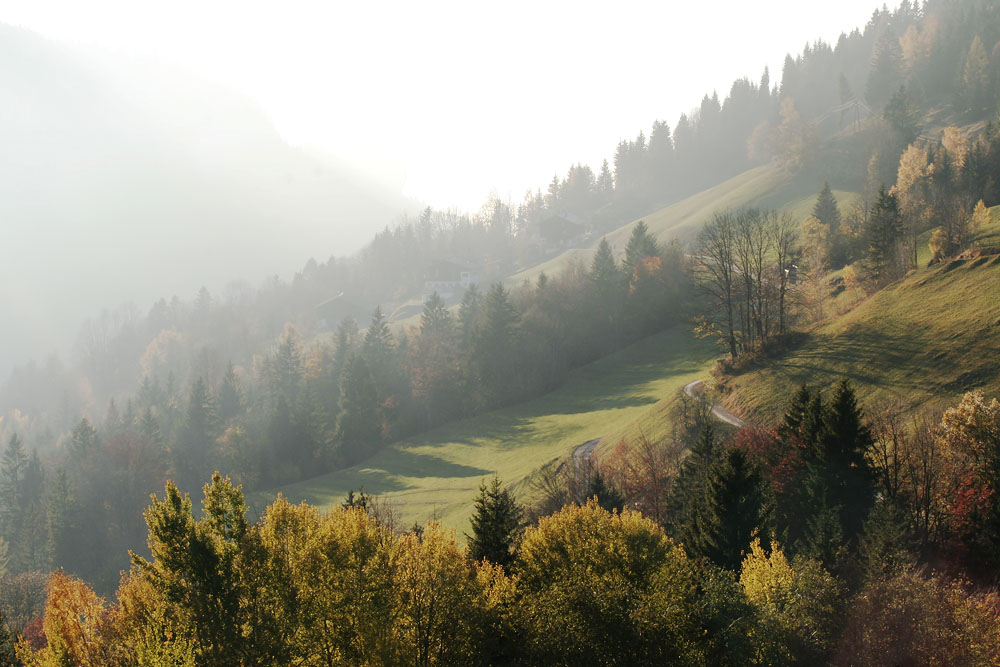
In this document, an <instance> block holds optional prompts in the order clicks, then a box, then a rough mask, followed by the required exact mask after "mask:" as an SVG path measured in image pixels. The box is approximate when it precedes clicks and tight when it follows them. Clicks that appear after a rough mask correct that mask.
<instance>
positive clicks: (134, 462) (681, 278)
mask: <svg viewBox="0 0 1000 667" xmlns="http://www.w3.org/2000/svg"><path fill="white" fill-rule="evenodd" d="M773 75H774V80H773V81H772V73H770V72H769V71H767V70H766V69H765V70H764V72H763V74H762V76H761V78H760V79H759V81H755V80H750V79H740V80H737V81H735V82H733V84H732V88H731V90H730V91H729V92H728V94H726V95H724V96H723V97H722V99H721V100H720V97H719V95H718V94H717V93H714V92H713V93H712V94H711V95H705V97H704V98H703V99H702V101H701V102H700V104H699V105H698V106H697V107H695V108H694V109H693V110H692V111H691V112H689V113H686V114H683V115H681V116H680V118H678V119H677V121H676V122H675V123H674V124H673V127H672V128H671V126H669V125H668V124H667V123H666V122H661V121H658V122H656V123H655V124H654V125H653V127H652V128H651V130H650V132H649V135H648V137H647V135H646V134H645V131H641V132H639V134H638V136H637V137H636V138H635V139H632V140H626V141H622V142H621V143H619V144H618V145H617V147H613V148H614V150H613V153H612V157H611V158H609V160H605V161H604V163H603V164H602V165H601V167H600V168H599V169H596V170H594V169H592V168H591V167H589V166H586V165H580V164H574V165H572V166H571V167H570V168H569V170H568V171H567V173H566V176H565V177H560V176H558V175H556V176H554V177H553V179H552V181H551V183H549V184H548V185H547V186H546V188H545V189H541V188H539V189H537V190H535V191H529V192H527V193H526V195H525V197H524V199H523V201H520V202H514V201H509V200H507V201H505V200H502V199H500V198H499V197H497V196H491V197H490V199H489V200H488V201H486V202H485V203H484V204H483V206H482V208H481V209H480V210H479V211H478V212H476V213H472V214H466V213H459V212H456V211H453V210H448V211H443V210H434V209H432V208H426V209H425V210H424V211H423V212H422V213H421V214H420V215H419V216H417V217H412V218H404V219H403V220H401V221H400V222H399V223H398V224H396V225H394V226H391V227H389V226H387V227H386V228H385V230H384V231H382V232H380V233H379V234H377V235H376V236H375V238H374V239H373V240H372V241H371V242H370V243H369V244H368V245H367V246H365V248H364V249H363V250H362V251H361V252H359V253H358V254H357V255H355V256H351V257H330V258H329V259H327V260H326V261H322V262H319V261H316V260H312V259H311V260H309V262H308V263H307V264H306V265H305V266H304V267H303V269H302V270H301V271H300V272H299V273H297V274H296V275H295V276H294V278H293V279H292V280H290V281H285V280H282V279H281V278H279V277H277V276H275V277H273V278H271V279H268V280H267V281H266V282H265V283H264V284H262V285H260V286H259V287H257V288H253V287H250V286H247V285H233V286H232V287H231V288H230V289H229V290H228V291H227V292H226V293H225V294H212V293H211V292H210V291H209V290H208V289H205V288H202V290H201V291H200V292H199V293H198V294H197V295H195V296H194V298H193V299H190V300H185V299H182V298H179V297H176V296H174V297H172V298H169V299H168V298H163V299H160V300H158V301H156V302H155V303H154V304H153V305H152V306H151V307H150V308H149V309H148V310H145V309H139V308H138V307H136V306H134V305H132V306H123V307H121V308H119V309H117V310H113V311H105V312H104V313H103V314H102V315H100V316H99V317H95V318H93V319H91V320H90V321H88V322H87V323H86V324H85V325H84V326H83V327H82V329H81V331H80V334H79V336H78V342H77V345H76V354H75V361H74V362H73V363H71V364H68V365H64V364H63V363H62V362H59V361H57V360H52V361H51V362H49V363H47V364H45V365H37V364H29V365H27V366H23V367H21V368H18V369H16V370H15V371H14V373H13V374H12V375H11V377H10V379H9V380H8V381H7V382H6V383H5V384H3V385H0V413H2V414H3V415H4V416H3V419H2V420H0V437H2V443H0V444H2V446H0V450H2V456H0V664H11V665H123V666H124V665H143V666H147V665H148V666H166V665H404V664H405V665H410V664H417V665H431V664H455V665H473V664H483V665H499V664H526V665H534V664H538V665H543V664H544V665H550V664H551V665H586V664H594V665H636V664H643V665H645V664H692V665H703V664H711V665H727V664H732V665H746V664H760V665H775V664H805V665H816V664H833V665H886V664H943V665H951V664H960V665H995V664H1000V595H998V594H997V588H996V587H997V586H998V585H1000V402H998V400H997V398H998V397H997V396H994V395H992V394H990V393H989V391H984V390H983V388H984V387H985V388H987V389H989V388H991V387H995V386H997V378H996V377H993V376H991V377H986V378H984V377H980V376H979V375H976V377H974V378H972V379H971V380H970V381H969V383H967V384H964V385H962V386H955V387H952V390H951V391H950V393H948V394H947V395H944V394H942V395H940V396H936V397H935V400H932V401H927V400H922V401H917V400H915V399H914V400H907V398H908V396H910V394H907V391H908V390H910V391H911V394H912V391H913V390H912V387H909V386H901V387H900V388H899V391H898V392H897V393H898V394H899V400H895V401H886V400H882V399H871V400H869V399H868V398H866V397H867V396H868V395H869V394H867V393H865V391H864V390H863V387H864V385H865V384H866V383H867V384H871V383H872V380H871V373H870V372H869V369H864V368H862V369H857V368H853V367H850V366H849V363H850V361H851V360H850V359H847V360H843V361H844V363H845V368H849V369H850V370H849V371H845V372H844V373H843V377H842V378H840V379H838V380H836V381H830V380H829V378H827V377H826V376H824V377H823V378H820V377H819V376H818V375H817V376H816V377H815V378H814V379H810V380H807V381H805V382H803V383H798V384H795V385H777V384H774V385H771V386H767V387H766V391H767V393H768V400H769V401H770V403H772V404H777V405H780V406H781V407H780V409H779V410H777V411H771V413H767V412H765V411H759V412H756V413H755V412H746V413H742V416H743V417H744V418H745V420H746V421H745V422H744V421H743V420H742V419H737V420H736V421H737V422H739V423H741V424H742V425H741V426H735V425H734V422H733V421H732V420H728V419H725V418H720V416H719V414H718V412H719V405H718V403H717V401H718V400H720V399H721V400H725V402H726V405H727V406H729V407H730V408H732V409H734V410H736V409H737V408H738V407H740V406H741V402H740V399H739V397H738V396H737V398H736V399H735V400H734V399H732V397H730V398H727V397H726V395H725V390H726V389H727V388H729V387H731V386H732V385H734V384H738V382H737V379H738V378H739V376H740V375H741V374H744V373H751V372H753V371H754V370H756V369H760V368H768V367H769V365H772V366H773V365H775V364H777V363H778V361H781V360H786V358H785V357H782V356H781V355H783V354H785V353H786V352H787V351H788V350H794V349H796V346H797V345H800V344H801V341H803V340H804V339H806V338H808V336H809V335H810V332H811V331H813V330H814V327H815V326H817V325H819V324H822V323H824V322H827V321H829V319H830V318H831V317H834V316H837V315H841V314H844V313H847V312H849V311H848V310H847V309H846V308H845V307H844V306H843V305H842V303H843V298H844V297H842V296H840V295H842V294H848V295H850V294H855V295H857V302H859V303H861V302H864V301H865V300H867V299H874V298H877V297H878V295H880V294H883V295H884V294H886V293H887V292H885V290H886V289H888V288H890V287H891V286H893V285H899V284H901V283H900V281H905V280H906V279H907V278H908V277H913V276H915V275H916V273H915V272H918V271H920V270H930V269H931V268H933V267H939V269H940V270H941V274H940V275H944V274H945V273H947V272H951V271H953V270H954V267H957V266H959V264H958V263H957V262H959V261H964V260H968V261H970V262H972V263H973V264H974V265H975V266H977V267H983V268H984V269H985V268H989V267H993V266H994V265H996V264H997V262H998V260H997V259H996V258H995V256H998V255H1000V232H997V231H996V230H995V227H996V225H997V223H996V222H994V221H993V216H994V214H995V213H996V211H995V210H994V211H991V209H992V208H993V207H995V206H997V205H998V204H1000V6H998V5H997V3H995V2H992V0H927V1H926V2H924V3H923V4H921V3H919V2H917V3H911V2H909V0H904V2H903V3H902V4H901V5H899V6H898V7H896V8H893V9H888V8H885V7H883V8H882V9H876V10H875V11H874V12H873V14H872V16H871V19H870V20H869V21H868V23H867V24H866V25H864V26H863V27H860V28H858V29H855V30H852V31H851V32H845V33H843V34H841V36H840V38H839V39H838V40H837V43H836V44H827V43H825V42H822V41H816V42H813V43H809V44H807V45H806V46H805V48H804V49H803V50H802V52H801V53H799V54H797V55H796V56H794V57H793V56H791V55H789V56H788V57H787V58H786V59H785V62H784V66H783V68H782V71H781V72H780V73H774V74H773ZM610 148H612V147H609V149H610ZM753 169H760V170H766V171H767V173H768V174H773V175H774V176H773V177H774V178H776V179H779V180H780V182H781V183H783V184H784V185H782V187H784V188H785V190H779V194H778V195H774V196H773V197H772V198H771V199H767V198H766V197H764V198H758V199H757V200H754V201H753V202H752V205H740V206H736V207H730V206H718V207H715V208H713V212H712V214H711V215H709V216H707V217H705V219H700V220H698V221H697V222H698V224H697V225H696V226H695V227H692V228H691V229H688V230H687V231H686V232H683V233H678V234H675V235H672V236H670V237H666V236H664V235H660V234H659V233H658V232H657V230H656V228H655V224H656V223H655V222H654V217H653V214H654V213H655V212H657V211H659V210H661V209H663V208H665V207H669V206H671V205H672V204H675V203H677V202H682V201H684V200H686V199H687V198H689V197H691V196H692V195H696V194H698V193H702V192H703V191H705V190H707V189H709V188H712V187H714V186H718V185H720V184H722V183H724V182H725V181H727V180H728V179H731V178H733V177H737V176H739V175H741V174H743V173H745V172H747V171H748V170H753ZM791 192H794V195H792V194H789V193H791ZM838 192H848V193H853V195H852V196H851V197H850V198H847V197H844V196H838V194H837V193H838ZM781 197H784V199H781ZM803 198H804V199H803ZM799 199H802V200H804V201H806V203H807V208H808V211H807V212H806V214H805V215H797V214H796V213H793V212H792V211H791V210H790V208H789V207H787V206H785V204H787V203H788V202H789V201H792V200H799ZM800 208H801V207H800ZM574 220H586V221H588V223H587V230H588V231H587V236H586V238H582V237H581V238H575V239H573V238H571V237H572V235H573V234H575V233H576V232H575V231H574V230H575V226H574V225H575V224H576V223H574V222H573V221H574ZM632 221H636V222H635V223H634V224H631V225H630V226H629V227H628V228H627V234H621V233H620V232H621V230H622V229H623V228H624V226H625V225H627V224H628V223H630V222H632ZM647 221H648V222H647ZM616 232H619V234H618V236H617V237H616V236H615V233H616ZM614 238H618V239H620V242H619V243H615V242H614V241H613V240H611V241H609V239H614ZM574 244H576V245H574ZM585 246H586V247H588V248H590V249H592V250H591V252H589V253H587V254H586V255H585V259H580V257H576V258H575V259H572V260H570V261H568V262H566V263H564V264H562V265H559V266H558V268H557V269H554V270H548V269H546V268H545V267H546V265H545V264H544V262H546V261H548V260H551V259H552V258H553V257H556V256H557V255H556V252H557V251H559V252H561V251H563V250H566V249H567V248H568V249H574V248H578V247H585ZM461 258H465V259H468V258H475V261H470V262H465V261H464V259H461ZM456 265H461V266H460V267H459V268H462V269H466V270H467V272H470V273H474V274H475V279H474V280H470V281H467V282H468V284H464V285H462V288H461V289H457V288H456V289H454V290H453V293H452V290H451V288H450V287H449V288H447V289H448V292H447V293H446V291H445V288H444V287H442V288H441V289H440V290H439V289H427V288H426V287H425V289H423V290H421V286H422V285H430V286H431V287H434V286H435V285H445V284H446V283H448V284H450V283H451V282H455V281H452V280H451V278H450V277H442V276H443V275H444V274H442V273H441V271H449V270H451V269H453V268H455V266H456ZM536 266H541V267H542V268H541V269H539V270H537V271H533V270H532V269H534V268H535V267H536ZM429 267H430V268H429ZM441 267H444V268H443V269H442V268H441ZM449 275H450V274H449ZM524 275H528V276H529V277H528V278H524V277H523V276H524ZM935 275H939V274H935ZM988 275H990V276H992V277H993V278H994V279H995V278H996V274H995V273H991V274H988ZM512 276H518V277H517V278H512ZM943 279H944V278H942V280H943ZM435 281H436V282H435ZM432 283H433V284H432ZM980 289H983V290H984V291H985V292H984V293H987V294H989V290H990V289H992V290H993V292H992V294H993V297H992V298H993V301H992V302H990V303H994V302H995V300H996V296H995V295H996V294H1000V283H997V284H993V285H989V284H987V285H984V286H980ZM425 292H427V293H425ZM900 298H902V297H900ZM987 298H989V297H987ZM838 299H839V300H838ZM995 305H996V304H995V303H994V306H995ZM837 308H840V309H841V312H836V313H835V312H834V311H835V310H836V309H837ZM990 312H993V311H990ZM991 317H992V316H991ZM998 323H1000V320H997V321H995V322H987V323H985V324H984V325H983V329H982V332H981V335H982V336H983V337H984V339H986V340H991V339H990V338H989V336H992V335H994V334H995V332H996V327H997V326H1000V324H998ZM676 327H683V328H685V329H686V330H689V331H692V332H693V335H695V336H698V337H699V338H704V339H707V340H710V341H713V342H714V343H716V344H717V348H716V350H717V355H718V357H719V361H718V362H717V364H716V366H715V369H714V370H713V371H712V375H713V378H712V381H713V383H714V384H715V385H716V386H717V387H718V390H717V391H704V392H702V393H700V394H697V393H693V392H692V393H690V394H683V395H681V396H679V397H678V398H677V400H676V401H675V408H674V411H673V412H672V413H670V414H664V415H663V416H662V419H663V420H669V421H670V422H671V429H670V435H669V436H660V435H657V436H655V437H653V436H650V437H647V434H646V433H645V432H643V431H641V430H640V431H639V432H634V433H633V434H632V435H631V436H630V437H627V438H625V437H623V438H622V439H621V442H617V443H610V445H611V446H609V447H603V446H602V447H601V448H600V449H597V450H593V451H594V452H595V453H592V454H589V455H588V456H589V458H578V457H577V456H570V457H568V458H567V459H566V460H562V461H555V462H553V463H552V464H551V465H548V466H545V467H544V468H542V469H539V470H538V471H537V472H536V474H534V475H533V476H532V478H531V480H530V483H525V484H521V485H518V486H515V485H512V484H509V482H511V480H504V479H501V478H500V477H499V476H497V475H493V476H492V477H490V478H484V479H483V480H482V484H481V486H480V488H479V489H478V492H476V491H470V493H469V498H468V502H469V505H470V506H471V507H473V512H472V520H471V522H470V523H469V524H468V526H467V527H466V528H465V529H464V530H462V531H458V532H457V533H456V532H455V531H452V530H449V529H447V528H445V527H444V526H443V525H442V524H441V523H440V522H437V521H429V522H427V523H421V524H416V525H412V526H407V525H399V522H398V521H396V520H395V518H394V511H393V507H392V505H391V503H390V502H389V501H388V500H386V499H384V498H381V497H379V496H378V495H372V494H369V493H366V492H365V490H364V489H363V488H358V489H356V490H354V491H352V492H351V493H350V494H348V495H347V496H346V497H345V498H343V501H342V503H341V504H340V506H337V507H334V508H333V509H330V510H329V511H323V510H320V509H319V508H316V507H314V506H310V505H308V504H306V503H302V504H293V503H291V502H289V501H288V500H287V499H285V498H284V497H282V496H280V495H278V496H277V500H275V501H274V502H273V503H271V504H269V505H267V506H266V507H261V508H257V507H253V508H250V507H249V506H248V495H249V494H251V493H263V492H268V491H269V490H271V489H275V488H276V487H281V486H283V485H288V484H291V483H296V482H300V481H302V480H306V479H308V478H312V477H315V476H317V475H320V474H323V473H328V472H332V471H339V470H345V469H348V468H350V467H352V466H356V465H359V464H363V463H364V462H365V461H367V460H369V459H370V458H371V457H372V456H374V455H376V454H377V453H378V452H380V451H382V450H383V449H384V448H386V447H388V446H390V445H392V444H393V443H397V442H400V441H402V440H405V439H407V438H411V437H414V436H416V435H418V434H422V433H425V432H427V431H429V430H431V429H433V428H435V427H439V426H441V425H444V424H448V423H452V422H455V421H456V420H460V419H466V418H473V417H477V416H482V415H485V414H488V413H491V412H492V411H496V410H500V409H504V408H507V407H509V406H515V405H517V404H521V403H523V402H525V401H529V400H531V399H535V398H537V397H540V396H544V395H546V394H548V393H549V392H552V391H553V390H555V389H557V388H560V387H563V386H565V385H566V383H567V382H571V381H572V379H573V378H574V377H575V376H574V375H573V374H574V372H576V371H578V370H579V369H581V368H583V367H586V366H587V364H590V363H591V362H594V361H596V360H599V359H604V358H607V357H608V356H609V355H611V354H613V353H616V352H618V351H620V350H623V349H625V348H627V347H628V346H630V345H632V344H634V343H636V342H637V341H641V340H644V339H647V338H648V337H650V336H652V335H655V334H658V333H660V332H663V331H665V330H668V329H671V328H676ZM991 327H992V328H991ZM941 344H942V346H943V345H945V342H944V341H942V343H941ZM994 356H995V352H994ZM803 365H807V364H805V363H803ZM995 370H996V369H995ZM803 372H808V368H807V369H806V370H805V371H803ZM996 375H1000V370H997V373H996ZM705 379H706V380H708V379H709V378H707V377H706V378H705ZM910 381H912V380H911V379H910V378H907V382H910ZM913 382H915V381H913ZM736 393H737V394H738V393H739V389H737V391H736ZM745 404H746V401H745V402H744V403H743V405H745ZM677 406H680V407H677ZM594 435H595V436H598V435H601V434H594ZM151 494H152V497H151Z"/></svg>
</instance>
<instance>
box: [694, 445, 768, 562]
mask: <svg viewBox="0 0 1000 667" xmlns="http://www.w3.org/2000/svg"><path fill="white" fill-rule="evenodd" d="M769 524H770V508H769V502H768V499H767V494H766V487H765V485H764V478H763V476H762V475H761V472H760V468H758V467H757V465H756V464H755V463H753V461H751V460H750V457H749V455H748V454H747V452H746V450H744V449H742V448H738V447H733V448H731V449H730V450H729V451H728V452H727V453H726V454H725V456H724V458H723V459H722V460H721V461H719V462H718V463H716V464H715V465H713V466H712V467H711V469H710V471H709V475H708V479H707V480H706V486H705V504H704V508H703V510H702V516H701V519H700V521H699V522H698V534H697V538H696V540H695V550H696V552H697V553H698V554H699V555H702V556H706V557H707V558H708V559H709V560H711V561H712V562H713V563H715V564H716V565H718V566H719V567H721V568H723V569H726V570H731V571H737V570H739V568H740V564H741V563H742V562H743V558H744V557H745V556H746V554H747V553H749V551H750V542H751V541H752V540H753V539H754V538H755V537H759V538H760V540H761V542H762V543H764V544H769V542H770V541H769V539H768V538H769V535H770V532H769V528H770V526H769Z"/></svg>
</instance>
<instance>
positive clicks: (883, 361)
mask: <svg viewBox="0 0 1000 667" xmlns="http://www.w3.org/2000/svg"><path fill="white" fill-rule="evenodd" d="M998 233H1000V224H998V223H993V224H991V225H988V226H987V227H984V228H983V229H982V230H981V231H980V239H982V240H987V241H989V240H990V239H992V240H993V241H991V242H994V241H996V240H998V239H997V238H996V235H997V234H998ZM997 350H1000V255H993V256H983V257H976V258H972V259H954V260H950V261H946V262H942V263H940V264H936V265H934V266H930V267H927V268H921V269H918V270H915V271H913V272H911V273H910V275H909V276H907V277H906V278H904V279H902V280H900V281H898V282H896V283H894V284H892V285H890V286H888V287H886V288H885V289H883V290H881V291H880V292H877V293H876V294H874V295H873V296H872V297H870V298H868V299H866V300H865V301H863V302H862V303H860V304H859V305H858V306H857V307H856V308H854V309H853V310H851V311H850V312H847V313H845V314H843V315H840V316H837V317H833V318H831V319H829V320H827V321H825V322H823V323H821V324H819V325H817V326H815V327H813V328H812V329H810V330H808V331H807V332H806V333H805V334H804V335H803V336H802V339H801V341H800V342H799V343H798V344H797V345H795V346H794V348H792V349H791V350H789V351H787V352H785V353H784V354H781V355H779V356H777V357H775V358H771V359H766V360H762V361H761V362H759V364H758V365H755V366H753V367H751V368H750V369H749V370H748V371H746V372H744V373H741V374H739V375H736V376H733V377H729V378H727V384H728V386H729V387H730V388H731V389H732V390H733V391H732V394H731V395H730V397H729V399H728V400H727V405H728V406H729V407H730V408H732V409H733V411H734V412H737V413H738V414H742V415H744V416H748V415H749V416H755V417H756V418H757V419H760V420H764V421H767V420H771V419H775V418H776V417H778V416H779V414H780V412H781V410H782V409H783V407H784V403H785V401H786V400H787V397H788V396H789V394H790V393H791V392H792V391H793V390H794V389H795V388H796V386H797V385H798V384H800V383H802V382H808V383H810V384H811V385H813V386H820V387H823V386H829V385H830V384H832V383H833V382H835V381H837V380H838V379H839V378H841V377H845V376H846V377H848V378H850V380H851V381H852V382H853V383H854V384H855V386H856V387H857V390H858V394H859V396H860V398H861V400H862V401H863V402H865V403H870V402H872V401H881V400H900V401H902V402H903V403H904V404H906V405H907V406H910V407H918V406H935V405H941V404H944V403H949V402H954V400H955V399H956V398H957V397H959V396H960V395H961V394H962V393H963V392H965V391H968V390H971V389H981V390H982V391H984V392H986V393H990V394H994V395H996V394H998V393H1000V356H998V354H997Z"/></svg>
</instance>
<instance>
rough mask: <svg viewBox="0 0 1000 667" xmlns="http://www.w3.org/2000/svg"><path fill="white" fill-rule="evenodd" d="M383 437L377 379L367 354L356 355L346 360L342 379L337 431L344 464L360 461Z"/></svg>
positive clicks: (337, 439)
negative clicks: (374, 377)
mask: <svg viewBox="0 0 1000 667" xmlns="http://www.w3.org/2000/svg"><path fill="white" fill-rule="evenodd" d="M380 441H381V433H380V430H379V421H378V394H377V393H376V391H375V382H374V381H373V380H372V375H371V371H369V370H368V364H367V362H366V361H365V359H364V357H362V356H360V355H356V356H354V357H351V359H350V361H348V362H347V368H346V369H345V372H344V377H343V379H342V380H341V383H340V417H339V418H338V419H337V432H336V442H337V444H338V446H339V449H340V457H339V458H340V459H341V461H342V462H343V464H345V465H352V464H354V463H357V462H358V461H360V460H362V459H364V458H365V456H366V455H367V454H369V453H370V452H371V451H372V448H373V447H375V446H376V445H377V444H378V443H379V442H380Z"/></svg>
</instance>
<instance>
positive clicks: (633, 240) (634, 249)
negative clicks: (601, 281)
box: [623, 220, 660, 276]
mask: <svg viewBox="0 0 1000 667" xmlns="http://www.w3.org/2000/svg"><path fill="white" fill-rule="evenodd" d="M659 254H660V247H659V245H658V244H657V243H656V239H654V238H653V237H652V235H650V233H649V228H648V227H647V226H646V223H645V222H644V221H642V220H640V221H639V222H637V223H635V226H634V227H632V234H631V235H630V236H629V239H628V244H627V245H626V246H625V264H624V267H623V268H624V269H625V270H626V271H627V272H628V275H629V276H631V275H632V272H633V271H634V270H635V267H636V266H638V264H639V262H640V261H641V260H643V259H645V258H647V257H656V256H657V255H659Z"/></svg>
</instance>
